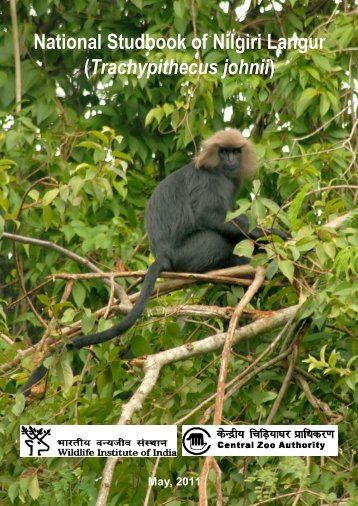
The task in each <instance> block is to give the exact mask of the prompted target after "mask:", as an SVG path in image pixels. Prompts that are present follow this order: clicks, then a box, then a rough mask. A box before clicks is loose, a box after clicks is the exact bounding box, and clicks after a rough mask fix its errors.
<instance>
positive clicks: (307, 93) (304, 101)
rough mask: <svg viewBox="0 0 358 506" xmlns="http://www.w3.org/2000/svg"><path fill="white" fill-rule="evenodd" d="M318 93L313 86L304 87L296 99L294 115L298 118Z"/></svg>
mask: <svg viewBox="0 0 358 506" xmlns="http://www.w3.org/2000/svg"><path fill="white" fill-rule="evenodd" d="M317 95H318V91H317V90H316V89H314V88H306V89H305V90H304V91H303V92H302V94H301V96H300V98H299V99H298V101H297V105H296V117H297V118H299V117H300V116H301V115H302V114H303V113H304V112H305V110H306V109H307V107H308V106H309V105H310V103H311V102H312V100H313V99H314V98H315V97H316V96H317Z"/></svg>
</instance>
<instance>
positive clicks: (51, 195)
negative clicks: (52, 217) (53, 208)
mask: <svg viewBox="0 0 358 506" xmlns="http://www.w3.org/2000/svg"><path fill="white" fill-rule="evenodd" d="M59 193H60V189H59V188H54V189H53V190H50V191H48V192H46V193H45V195H44V196H43V198H42V206H43V207H45V206H49V205H50V204H51V202H52V201H53V200H55V198H56V197H57V195H58V194H59Z"/></svg>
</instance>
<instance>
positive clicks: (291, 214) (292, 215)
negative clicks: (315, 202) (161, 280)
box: [287, 183, 312, 226]
mask: <svg viewBox="0 0 358 506" xmlns="http://www.w3.org/2000/svg"><path fill="white" fill-rule="evenodd" d="M311 189H312V185H311V184H310V183H306V184H305V185H303V186H302V188H301V190H300V191H299V192H298V193H297V195H296V196H295V198H294V199H293V201H292V202H291V204H290V207H289V209H288V211H287V216H288V218H289V220H290V222H291V223H292V225H293V226H295V223H296V219H297V216H298V213H299V212H300V209H301V207H302V204H303V201H304V199H305V197H306V193H307V192H308V191H309V190H311Z"/></svg>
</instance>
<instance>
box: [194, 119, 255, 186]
mask: <svg viewBox="0 0 358 506" xmlns="http://www.w3.org/2000/svg"><path fill="white" fill-rule="evenodd" d="M220 148H241V161H242V172H241V174H242V176H243V177H244V178H249V177H252V176H253V175H254V174H255V172H256V156H255V151H254V146H253V144H252V143H251V142H250V141H249V140H248V139H246V138H245V137H243V135H242V134H241V133H240V132H239V130H235V129H234V128H230V129H229V130H219V132H216V134H214V135H212V136H211V137H209V139H207V140H206V141H204V142H203V143H202V145H201V149H200V153H199V154H198V155H197V156H196V157H195V159H194V161H195V166H196V168H197V169H202V168H205V169H207V170H215V169H216V167H217V166H218V165H219V162H220V159H219V154H218V153H219V149H220Z"/></svg>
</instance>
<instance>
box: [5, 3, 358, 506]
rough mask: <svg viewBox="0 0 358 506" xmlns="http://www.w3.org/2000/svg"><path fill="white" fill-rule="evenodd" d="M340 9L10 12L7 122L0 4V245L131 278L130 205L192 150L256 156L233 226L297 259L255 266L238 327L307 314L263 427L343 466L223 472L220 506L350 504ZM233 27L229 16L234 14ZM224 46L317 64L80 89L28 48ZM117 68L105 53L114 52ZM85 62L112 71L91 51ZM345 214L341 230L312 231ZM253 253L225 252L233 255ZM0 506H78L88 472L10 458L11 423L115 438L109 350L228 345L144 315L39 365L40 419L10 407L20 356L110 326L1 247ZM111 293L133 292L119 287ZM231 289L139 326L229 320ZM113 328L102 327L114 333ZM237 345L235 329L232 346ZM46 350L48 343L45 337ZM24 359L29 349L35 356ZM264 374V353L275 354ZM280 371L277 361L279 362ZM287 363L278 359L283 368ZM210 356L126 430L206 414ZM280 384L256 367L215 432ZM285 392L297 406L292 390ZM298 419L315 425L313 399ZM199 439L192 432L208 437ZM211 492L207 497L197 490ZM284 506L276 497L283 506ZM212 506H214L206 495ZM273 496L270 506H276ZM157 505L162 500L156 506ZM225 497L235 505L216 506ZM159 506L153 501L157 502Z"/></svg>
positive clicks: (135, 490)
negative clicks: (167, 41)
mask: <svg viewBox="0 0 358 506" xmlns="http://www.w3.org/2000/svg"><path fill="white" fill-rule="evenodd" d="M353 4H354V2H353V1H349V0H348V1H345V2H341V1H337V2H334V1H331V0H328V1H323V2H322V1H320V0H314V1H313V2H308V0H305V1H303V2H297V1H296V0H281V1H280V2H271V1H268V0H261V1H253V2H251V3H250V5H249V7H248V10H247V12H246V13H245V15H243V19H238V12H239V11H236V10H235V9H236V7H237V6H236V3H235V2H221V3H218V2H216V1H214V0H205V1H204V0H196V1H195V2H194V1H192V2H187V1H186V0H176V1H174V2H172V3H171V2H166V1H164V0H159V1H158V0H131V1H126V2H125V1H122V0H117V1H115V2H103V1H102V2H100V1H98V0H92V1H91V2H86V1H85V0H73V1H71V2H69V1H67V0H66V1H61V2H60V1H58V0H34V1H32V2H30V1H28V0H18V1H17V2H16V9H17V18H18V23H17V24H18V31H19V36H18V43H19V48H20V56H21V75H22V88H21V109H20V108H19V107H16V76H15V67H14V42H13V28H14V26H13V24H12V21H11V16H10V4H9V3H7V2H3V3H2V5H1V6H0V12H1V14H2V17H3V19H4V24H3V29H2V30H1V31H0V123H1V126H2V129H1V132H0V155H1V158H0V213H1V214H0V230H1V232H2V231H3V230H5V232H6V233H8V234H20V235H22V236H26V237H30V238H36V239H44V240H47V241H50V242H51V243H53V244H56V245H59V246H62V247H64V248H66V249H67V250H69V251H71V252H75V253H77V254H78V255H80V256H81V257H82V258H84V259H85V258H87V259H90V260H91V262H93V263H95V264H96V265H97V266H98V268H100V269H101V270H103V271H124V270H125V269H126V270H133V271H137V270H143V269H146V268H147V267H148V265H149V263H150V261H151V260H152V259H151V256H150V253H149V247H148V243H147V240H146V238H145V237H144V236H143V234H144V223H143V216H144V210H145V205H146V201H147V199H148V197H149V195H150V194H151V192H152V190H153V188H154V187H155V185H156V184H157V182H158V181H159V180H160V179H162V178H163V177H164V176H165V175H167V174H169V173H171V172H172V171H173V170H175V169H176V168H178V167H180V166H181V165H182V164H183V163H185V162H187V161H188V160H190V158H191V157H192V156H193V155H194V154H195V152H196V150H197V149H198V146H199V142H200V139H202V138H205V137H207V136H208V135H210V134H211V133H213V132H214V131H215V130H218V129H221V128H224V127H228V126H234V127H236V128H240V130H242V131H244V132H245V133H246V134H248V133H249V134H250V137H251V138H252V140H253V141H254V143H255V144H256V149H257V154H258V157H259V160H260V172H259V176H258V177H257V179H255V180H254V181H252V182H250V183H247V185H246V186H245V188H243V190H242V192H241V195H240V197H239V199H238V201H237V203H236V204H237V205H236V210H235V213H236V214H239V213H241V212H246V213H248V215H249V219H250V223H251V224H252V225H254V224H255V223H260V224H262V225H264V226H270V225H272V224H274V225H275V226H277V225H278V226H280V227H282V228H284V229H286V230H289V231H291V234H292V237H293V239H294V240H293V241H288V242H286V243H284V242H283V241H281V240H278V241H276V242H275V243H274V245H273V246H270V245H267V246H266V247H265V250H264V251H263V252H262V253H261V254H260V255H258V256H256V258H255V259H254V260H253V261H252V263H253V265H254V266H255V265H256V266H257V265H265V266H266V267H267V277H268V279H269V283H268V284H266V285H265V287H264V288H263V289H262V290H261V291H260V293H259V295H258V296H257V297H256V299H255V300H254V301H253V305H252V307H251V309H253V308H254V309H256V310H258V311H260V310H266V311H276V310H278V309H281V308H283V307H288V306H291V305H294V304H297V303H298V302H299V301H302V299H303V298H304V299H306V301H305V303H304V305H303V308H302V310H301V314H300V318H301V319H302V321H305V322H306V324H307V329H306V332H305V335H304V337H303V338H302V340H301V342H300V346H299V356H298V359H297V363H296V369H295V373H294V375H293V377H292V380H291V382H290V384H289V386H288V388H287V391H286V392H285V398H284V402H282V403H281V404H280V406H279V410H278V412H277V413H276V415H275V418H274V423H277V424H284V423H289V424H315V423H339V430H340V455H339V456H338V457H337V458H330V459H327V460H325V461H322V460H320V459H319V458H312V459H310V462H308V461H305V460H304V459H301V458H299V457H285V458H273V457H265V458H264V457H261V458H255V459H242V458H239V457H238V458H220V459H218V462H219V465H220V467H221V469H222V472H223V477H224V479H223V493H224V497H225V498H226V503H227V504H237V505H244V504H254V503H257V502H259V501H263V500H266V499H272V500H273V501H275V504H282V505H287V504H297V502H295V501H296V500H297V494H298V493H299V494H301V495H300V496H299V500H301V501H302V504H308V505H315V504H326V503H327V504H334V501H335V500H337V499H338V498H342V499H343V500H346V501H347V502H346V503H345V504H347V505H348V504H350V505H353V504H355V502H354V501H357V500H358V499H357V495H356V494H357V493H356V489H357V487H356V485H355V484H354V464H353V461H354V455H355V452H356V450H355V447H356V442H357V417H356V408H355V406H356V402H357V389H356V382H357V378H358V376H357V344H356V343H357V341H356V338H357V335H356V330H357V313H358V304H357V299H358V283H357V274H358V233H357V222H358V215H357V212H356V207H357V196H358V192H357V191H358V187H357V169H358V167H357V162H356V160H355V153H356V151H357V117H356V113H355V111H354V104H355V103H356V101H355V100H356V98H355V97H354V88H353V68H354V60H353V51H352V48H353V47H354V46H355V45H356V41H357V38H356V29H357V26H356V17H355V16H354V11H353ZM240 12H241V11H240ZM229 30H234V31H235V33H237V34H250V35H252V36H254V35H256V34H258V33H261V34H262V37H263V39H265V37H267V34H269V33H270V34H272V36H273V37H274V38H276V39H278V38H279V37H283V36H284V37H290V36H292V35H293V34H297V35H298V36H299V37H307V36H308V35H311V36H314V37H325V38H326V42H325V44H324V48H323V49H322V50H308V51H307V52H306V53H301V52H299V51H298V50H283V51H281V53H280V54H276V56H275V55H273V54H272V52H270V53H269V52H268V49H267V47H265V44H263V46H264V47H263V49H260V50H255V51H248V52H246V53H245V54H243V55H241V54H237V53H236V52H235V51H232V50H228V51H224V50H217V49H216V50H214V49H213V48H212V47H211V46H210V44H209V47H208V48H207V49H206V50H205V51H201V52H200V55H199V57H200V59H201V60H202V61H203V62H215V63H217V64H218V65H219V66H220V65H223V64H224V62H225V59H227V58H229V59H230V61H232V62H238V61H240V60H241V59H244V60H245V61H246V62H248V63H252V62H255V61H259V60H262V59H263V58H268V57H271V58H272V57H273V58H274V65H275V73H274V76H273V78H272V79H270V78H269V77H268V76H262V75H246V76H245V75H236V76H231V77H227V78H225V79H221V78H220V76H212V75H200V76H198V75H185V76H173V75H172V76H166V75H160V76H158V75H153V76H151V77H150V78H144V77H143V78H141V79H138V78H137V77H135V76H126V75H116V76H96V77H91V78H90V79H87V77H86V75H85V73H84V70H83V69H84V63H85V60H86V58H88V57H89V53H88V52H86V51H84V50H68V49H63V50H54V51H50V50H46V51H44V50H40V49H37V50H35V49H34V46H33V37H34V33H46V34H52V35H56V34H62V33H65V34H69V35H75V36H85V37H87V38H88V37H91V36H95V35H96V34H97V33H98V32H99V31H101V32H102V33H103V34H104V35H105V34H108V33H111V32H113V33H118V34H119V33H122V34H123V35H124V36H125V37H138V36H140V34H142V33H149V34H151V36H154V37H155V36H164V37H170V36H174V37H175V36H176V35H177V34H182V35H184V36H185V37H188V38H189V39H190V38H192V37H194V36H195V35H196V34H203V33H218V32H223V33H225V32H226V31H229ZM116 55H117V53H116ZM90 56H91V57H93V58H96V57H97V58H101V59H102V60H104V61H113V58H114V55H113V53H112V52H111V51H110V50H108V49H106V48H103V49H102V50H101V51H98V52H96V51H94V50H92V51H91V55H90ZM169 57H172V58H174V59H175V60H176V61H178V62H190V61H192V60H193V58H194V57H195V52H194V51H190V50H189V51H185V52H184V51H173V50H171V51H169V50H168V51H167V50H163V51H162V52H158V51H156V52H147V51H145V50H138V51H123V52H122V53H121V54H120V58H121V60H123V61H126V60H128V59H129V58H133V59H135V60H137V61H141V62H147V61H148V62H150V61H154V59H157V58H169ZM346 213H350V214H349V218H348V219H347V220H346V221H345V222H344V223H343V224H342V225H341V226H340V227H339V228H327V227H325V224H326V223H328V222H331V221H332V220H333V219H334V218H337V217H338V216H341V215H344V214H346ZM251 250H252V244H250V242H249V241H244V242H243V243H241V244H240V245H239V246H238V249H237V252H238V253H240V254H247V253H250V251H251ZM0 254H1V272H2V276H1V285H0V333H1V336H2V338H1V339H0V351H1V363H2V366H1V371H2V372H1V376H0V388H1V391H2V395H1V397H0V412H1V413H2V414H3V418H2V421H1V426H0V438H1V445H0V448H1V449H0V460H1V462H2V466H1V471H0V483H1V487H0V501H1V502H4V503H5V504H7V503H11V504H23V503H26V504H49V503H50V502H51V501H53V500H56V502H58V503H59V504H93V503H94V501H95V497H96V495H97V493H98V486H99V481H98V478H99V477H100V476H101V472H102V469H103V465H104V462H103V459H99V458H88V459H84V460H79V459H69V458H62V459H55V458H47V459H35V458H34V459H22V460H21V459H19V453H18V452H19V448H18V427H19V423H20V422H21V423H24V424H25V423H34V422H37V423H42V424H55V423H57V424H71V423H80V424H111V423H116V420H117V418H118V414H119V412H120V410H121V407H122V405H123V403H124V402H125V400H126V399H127V398H128V397H129V396H130V395H131V394H132V393H133V391H134V390H135V388H136V387H137V386H138V385H139V383H140V378H141V371H140V370H139V369H135V368H133V367H131V366H130V365H129V364H128V361H127V360H125V359H123V358H122V357H121V354H120V351H121V349H122V348H123V344H122V343H123V342H124V343H130V346H131V349H132V352H133V353H134V355H136V356H140V355H143V354H150V353H154V352H156V351H158V350H162V349H169V348H172V347H175V346H178V345H180V344H182V343H184V342H190V341H193V340H199V339H201V338H203V337H206V336H208V335H210V334H212V333H215V332H217V331H219V330H223V329H225V328H226V326H227V322H226V321H225V320H224V319H222V318H221V317H218V316H212V317H204V318H203V317H202V318H197V319H193V318H192V317H189V316H185V315H182V316H181V315H179V316H175V315H174V316H169V317H155V316H148V315H145V316H144V317H143V318H142V319H141V321H140V322H138V323H137V324H136V326H135V327H134V328H132V329H131V330H130V331H129V332H128V333H127V335H126V336H125V337H124V338H123V339H121V340H118V341H113V342H109V343H105V344H102V345H101V346H96V347H93V349H91V350H87V349H83V350H81V351H80V352H79V353H78V354H73V353H72V352H67V353H63V354H61V356H54V357H53V358H52V359H50V361H51V362H52V366H51V373H50V376H49V379H48V385H47V392H46V395H45V397H44V398H42V397H39V398H35V399H34V400H32V401H31V402H30V403H29V405H28V406H27V407H26V408H25V401H24V397H23V396H22V395H21V394H19V393H18V391H19V386H20V385H21V384H22V383H23V382H24V381H25V379H26V378H27V376H28V374H29V371H30V370H31V369H32V368H33V365H34V360H35V354H34V353H32V351H31V345H32V344H36V343H39V342H40V340H41V339H42V338H43V337H44V336H45V337H46V338H47V339H48V337H49V336H52V337H54V336H55V337H56V336H57V337H58V338H63V339H67V338H68V330H69V326H71V325H74V327H73V330H74V331H76V332H80V331H82V332H84V333H88V332H91V331H92V329H94V328H95V326H96V325H97V324H98V328H99V329H104V328H106V327H108V326H110V325H111V322H112V323H113V321H115V320H116V318H118V314H119V313H118V312H115V311H111V313H110V314H109V317H108V312H107V313H105V314H104V312H102V315H101V317H99V318H97V317H96V311H97V310H99V309H101V308H106V306H107V305H108V306H109V305H110V304H111V303H112V302H113V296H112V295H111V294H110V293H111V292H110V288H108V287H107V286H106V285H105V284H104V283H103V280H101V279H98V278H97V279H93V278H91V279H79V280H75V281H74V282H73V283H72V282H68V281H66V280H64V279H58V278H52V276H55V275H56V274H59V273H61V272H65V273H72V274H79V273H83V272H87V270H86V267H85V266H84V265H81V264H79V263H78V262H76V261H74V260H73V259H71V258H69V257H66V256H65V255H64V254H60V253H58V252H57V251H55V250H53V249H48V248H45V247H39V246H34V245H29V244H24V243H18V242H16V241H12V240H10V239H9V238H7V237H6V236H4V237H3V239H2V240H0ZM117 282H118V283H119V284H121V285H122V286H123V287H124V288H125V289H126V290H129V293H131V292H130V291H132V292H133V290H134V289H135V286H134V285H133V279H131V277H127V278H120V279H119V278H118V279H117ZM243 290H244V288H242V287H238V286H235V285H227V284H210V283H205V284H193V285H190V286H189V287H186V288H184V289H182V290H180V291H176V292H171V293H170V294H167V295H164V296H161V297H158V298H155V299H154V300H153V301H152V302H151V303H150V307H151V308H156V307H169V306H170V307H171V306H180V305H182V304H184V303H187V304H193V303H195V304H202V305H203V306H204V305H217V306H223V307H225V306H235V305H236V304H237V302H238V300H240V298H241V297H242V294H243ZM119 317H120V316H119ZM241 324H242V325H244V324H245V321H242V322H241V323H240V325H241ZM61 334H63V336H62V337H61ZM276 334H277V332H270V333H267V335H265V336H261V337H259V338H255V339H253V340H252V341H250V342H249V344H247V343H245V344H244V343H242V344H241V345H239V346H238V347H237V348H236V349H235V353H234V354H233V356H232V360H231V363H230V370H229V376H230V378H229V379H232V378H234V377H235V376H237V375H238V374H240V373H242V372H243V371H244V370H245V368H246V367H247V364H248V363H250V360H252V357H256V356H257V355H259V354H260V353H261V352H262V351H263V350H264V349H265V348H266V347H267V346H268V345H269V343H270V342H272V340H273V339H274V337H275V335H276ZM37 348H38V347H37ZM275 353H276V352H275ZM277 353H278V352H277ZM289 360H290V358H289V359H288V362H289ZM218 367H219V355H217V356H216V355H215V356H213V355H210V356H202V355H200V356H197V357H195V358H192V359H190V360H187V361H184V362H177V363H175V364H173V366H171V367H167V368H165V370H163V371H162V375H161V377H160V379H159V381H158V384H157V386H156V388H155V390H154V391H153V392H152V395H151V396H150V397H149V398H148V399H147V401H146V403H145V406H144V409H143V410H142V411H141V412H140V413H139V414H138V415H137V416H136V417H135V419H134V420H133V423H145V424H150V423H152V424H163V425H164V424H173V423H176V421H177V420H179V419H181V418H183V417H184V416H186V415H188V418H187V421H186V422H187V423H199V422H200V421H201V420H202V417H205V416H204V412H205V409H207V408H209V407H210V406H211V403H208V404H206V405H204V407H203V408H202V410H201V411H199V412H194V413H193V414H191V411H192V410H193V409H194V408H195V407H196V406H197V405H198V404H200V403H202V402H204V401H205V400H206V399H207V398H208V397H210V396H211V395H212V394H214V393H215V390H216V380H217V372H218ZM286 373H287V362H286V361H281V362H279V363H278V364H276V365H275V366H273V367H267V368H263V370H262V371H261V372H258V373H257V374H256V375H254V377H253V378H251V380H250V381H247V382H246V383H245V384H244V385H243V386H242V388H241V389H240V390H239V392H238V393H237V394H235V395H233V396H231V397H230V398H229V399H228V400H227V401H226V403H225V413H224V415H225V421H227V422H228V423H237V424H240V423H245V424H246V423H248V424H259V423H265V420H266V419H267V417H268V415H269V413H270V410H271V408H272V404H273V402H274V400H275V398H276V397H277V394H278V392H279V390H280V388H281V385H282V382H283V381H284V378H285V376H286ZM302 378H304V379H305V381H306V382H307V383H308V385H309V392H310V394H311V397H310V396H309V395H308V393H307V390H305V389H304V388H303V386H302V385H303V383H302V381H300V380H302ZM314 399H315V400H316V401H317V403H316V404H315V403H314V401H313V400H314ZM206 423H210V419H209V420H207V422H206ZM153 466H154V460H151V459H124V460H123V462H121V463H120V465H118V466H117V470H116V473H115V476H114V480H113V487H112V492H111V497H110V504H142V502H143V499H144V496H145V493H146V489H147V478H148V476H149V475H150V473H151V472H152V469H153ZM200 469H201V460H200V459H195V458H193V459H191V458H182V457H181V456H179V457H178V458H175V459H162V461H161V462H160V465H159V468H158V471H157V476H158V477H159V478H172V479H175V478H176V477H177V476H192V475H194V476H195V475H197V474H198V473H200ZM211 478H212V477H211ZM197 494H198V492H197V490H196V489H195V488H194V487H187V488H184V487H183V488H178V487H176V488H173V489H159V488H155V490H154V491H153V492H152V496H151V497H152V499H151V501H152V504H161V503H165V502H167V501H168V502H169V503H170V504H176V503H178V504H179V503H180V502H183V503H186V504H194V502H195V501H196V500H197ZM286 494H287V495H286ZM209 496H210V497H211V498H212V499H213V498H214V497H215V486H214V479H210V480H209ZM281 496H282V497H281ZM174 498H175V499H174ZM233 498H234V499H233ZM170 501H171V502H170Z"/></svg>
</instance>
